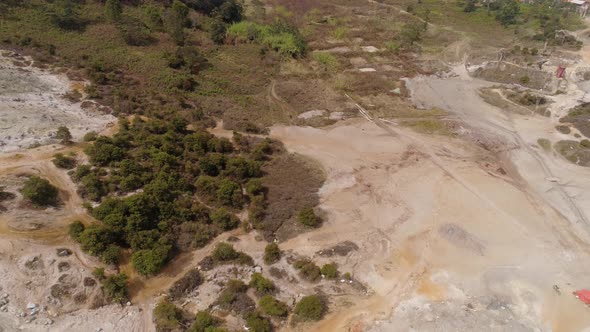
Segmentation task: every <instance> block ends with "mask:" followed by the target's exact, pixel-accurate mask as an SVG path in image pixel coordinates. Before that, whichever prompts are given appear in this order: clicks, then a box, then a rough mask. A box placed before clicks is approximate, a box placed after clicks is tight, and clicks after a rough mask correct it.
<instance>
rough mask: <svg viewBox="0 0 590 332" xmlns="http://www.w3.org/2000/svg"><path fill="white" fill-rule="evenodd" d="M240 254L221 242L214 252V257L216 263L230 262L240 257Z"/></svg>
mask: <svg viewBox="0 0 590 332" xmlns="http://www.w3.org/2000/svg"><path fill="white" fill-rule="evenodd" d="M239 255H240V254H239V253H238V252H237V251H236V250H235V249H234V246H232V245H231V244H229V243H225V242H220V243H219V244H217V246H216V247H215V249H214V250H213V253H212V256H213V259H214V260H215V261H218V262H228V261H232V260H234V259H237V258H238V257H239Z"/></svg>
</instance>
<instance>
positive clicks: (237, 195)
mask: <svg viewBox="0 0 590 332" xmlns="http://www.w3.org/2000/svg"><path fill="white" fill-rule="evenodd" d="M216 196H217V201H218V202H219V203H221V204H222V205H225V206H228V207H234V208H238V209H239V208H240V207H242V205H243V204H244V199H243V196H242V188H241V187H240V185H239V184H237V183H235V182H233V181H231V180H229V179H223V180H221V181H220V182H219V187H218V188H217V191H216Z"/></svg>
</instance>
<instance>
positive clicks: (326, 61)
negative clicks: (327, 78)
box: [313, 52, 339, 72]
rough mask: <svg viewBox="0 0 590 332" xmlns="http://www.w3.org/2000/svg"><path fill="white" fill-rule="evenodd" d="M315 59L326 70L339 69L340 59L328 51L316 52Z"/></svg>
mask: <svg viewBox="0 0 590 332" xmlns="http://www.w3.org/2000/svg"><path fill="white" fill-rule="evenodd" d="M313 59H314V60H315V61H317V63H318V64H319V65H320V67H321V68H322V70H323V71H324V72H334V71H335V70H336V69H338V65H339V64H338V59H336V57H335V56H334V55H333V54H330V53H328V52H315V53H313Z"/></svg>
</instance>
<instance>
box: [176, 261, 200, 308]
mask: <svg viewBox="0 0 590 332" xmlns="http://www.w3.org/2000/svg"><path fill="white" fill-rule="evenodd" d="M202 283H203V277H202V276H201V274H200V273H199V270H197V269H192V270H190V271H188V272H187V273H186V274H185V275H184V276H183V277H182V278H180V279H178V280H177V281H176V282H174V284H173V285H172V287H170V289H169V290H168V294H169V296H170V298H171V299H172V300H178V299H180V298H181V297H182V296H184V295H187V294H189V293H190V292H192V291H193V290H194V289H195V288H197V287H198V286H199V285H200V284H202ZM197 317H198V315H197Z"/></svg>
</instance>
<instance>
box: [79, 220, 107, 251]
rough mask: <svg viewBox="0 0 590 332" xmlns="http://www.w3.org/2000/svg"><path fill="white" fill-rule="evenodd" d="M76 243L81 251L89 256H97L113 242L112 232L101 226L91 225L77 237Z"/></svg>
mask: <svg viewBox="0 0 590 332" xmlns="http://www.w3.org/2000/svg"><path fill="white" fill-rule="evenodd" d="M78 241H79V242H80V246H81V247H82V250H84V251H86V252H88V253H89V254H91V255H94V256H99V255H100V254H102V253H103V252H104V251H105V250H106V249H107V247H108V245H109V244H111V243H114V242H115V236H114V234H113V232H112V231H111V230H110V229H108V228H106V227H105V226H103V225H99V224H92V225H90V226H88V227H86V228H85V229H84V231H83V232H82V233H80V235H79V236H78Z"/></svg>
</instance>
